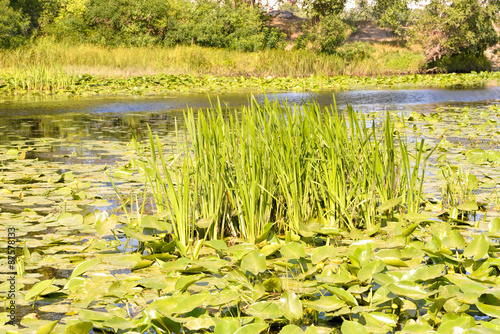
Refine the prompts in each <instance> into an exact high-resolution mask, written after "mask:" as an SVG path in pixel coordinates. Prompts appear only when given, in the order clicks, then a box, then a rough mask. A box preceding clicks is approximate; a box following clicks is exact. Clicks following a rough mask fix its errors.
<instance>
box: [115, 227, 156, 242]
mask: <svg viewBox="0 0 500 334" xmlns="http://www.w3.org/2000/svg"><path fill="white" fill-rule="evenodd" d="M123 233H125V234H126V235H127V236H129V237H131V238H133V239H136V240H137V241H142V242H148V241H155V240H157V239H158V238H156V237H153V236H150V235H146V234H144V233H141V232H138V231H136V230H135V229H133V228H131V227H129V226H124V227H123Z"/></svg>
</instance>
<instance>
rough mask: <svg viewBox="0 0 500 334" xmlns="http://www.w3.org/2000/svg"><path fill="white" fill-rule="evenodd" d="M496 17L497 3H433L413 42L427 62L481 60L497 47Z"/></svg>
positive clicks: (461, 0) (446, 0)
mask: <svg viewBox="0 0 500 334" xmlns="http://www.w3.org/2000/svg"><path fill="white" fill-rule="evenodd" d="M496 13H498V2H492V1H489V2H485V1H481V2H480V1H478V0H453V1H449V0H432V1H431V3H430V4H429V5H427V6H426V7H425V9H424V11H423V13H422V15H421V17H420V18H419V20H418V21H417V22H416V25H415V27H414V29H413V35H414V39H415V40H416V41H417V42H420V43H421V44H422V45H424V47H425V56H426V60H427V62H431V61H436V60H438V59H441V58H442V57H443V56H447V57H451V56H454V55H464V54H465V55H469V56H481V55H482V54H483V52H484V51H485V50H486V48H487V47H489V46H493V45H495V44H496V43H498V40H499V39H498V34H497V33H496V31H495V29H494V27H493V22H494V20H495V18H496V15H497V14H496Z"/></svg>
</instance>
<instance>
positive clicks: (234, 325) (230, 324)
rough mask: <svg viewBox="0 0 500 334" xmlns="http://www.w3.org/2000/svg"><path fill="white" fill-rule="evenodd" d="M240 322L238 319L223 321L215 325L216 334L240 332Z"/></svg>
mask: <svg viewBox="0 0 500 334" xmlns="http://www.w3.org/2000/svg"><path fill="white" fill-rule="evenodd" d="M238 328H239V326H238V321H237V320H236V319H223V320H221V321H220V322H219V323H218V324H217V325H215V329H214V333H215V334H233V333H235V332H236V331H237V330H238Z"/></svg>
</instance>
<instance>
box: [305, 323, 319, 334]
mask: <svg viewBox="0 0 500 334" xmlns="http://www.w3.org/2000/svg"><path fill="white" fill-rule="evenodd" d="M304 334H318V330H317V329H316V327H315V326H314V325H311V326H309V327H307V329H306V331H305V332H304Z"/></svg>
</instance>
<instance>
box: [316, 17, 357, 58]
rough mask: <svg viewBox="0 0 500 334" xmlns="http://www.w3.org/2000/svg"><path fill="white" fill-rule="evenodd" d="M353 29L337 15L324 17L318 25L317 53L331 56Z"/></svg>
mask: <svg viewBox="0 0 500 334" xmlns="http://www.w3.org/2000/svg"><path fill="white" fill-rule="evenodd" d="M352 29H353V28H352V27H351V26H350V25H348V24H346V23H345V22H344V21H342V20H341V18H340V16H339V15H328V16H325V17H324V18H323V19H322V20H321V23H320V25H319V31H318V35H317V40H318V44H319V51H320V52H322V53H326V54H333V53H335V50H336V49H337V48H338V47H339V46H340V45H342V43H344V42H345V40H346V39H347V37H348V36H349V34H350V31H351V30H352Z"/></svg>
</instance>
